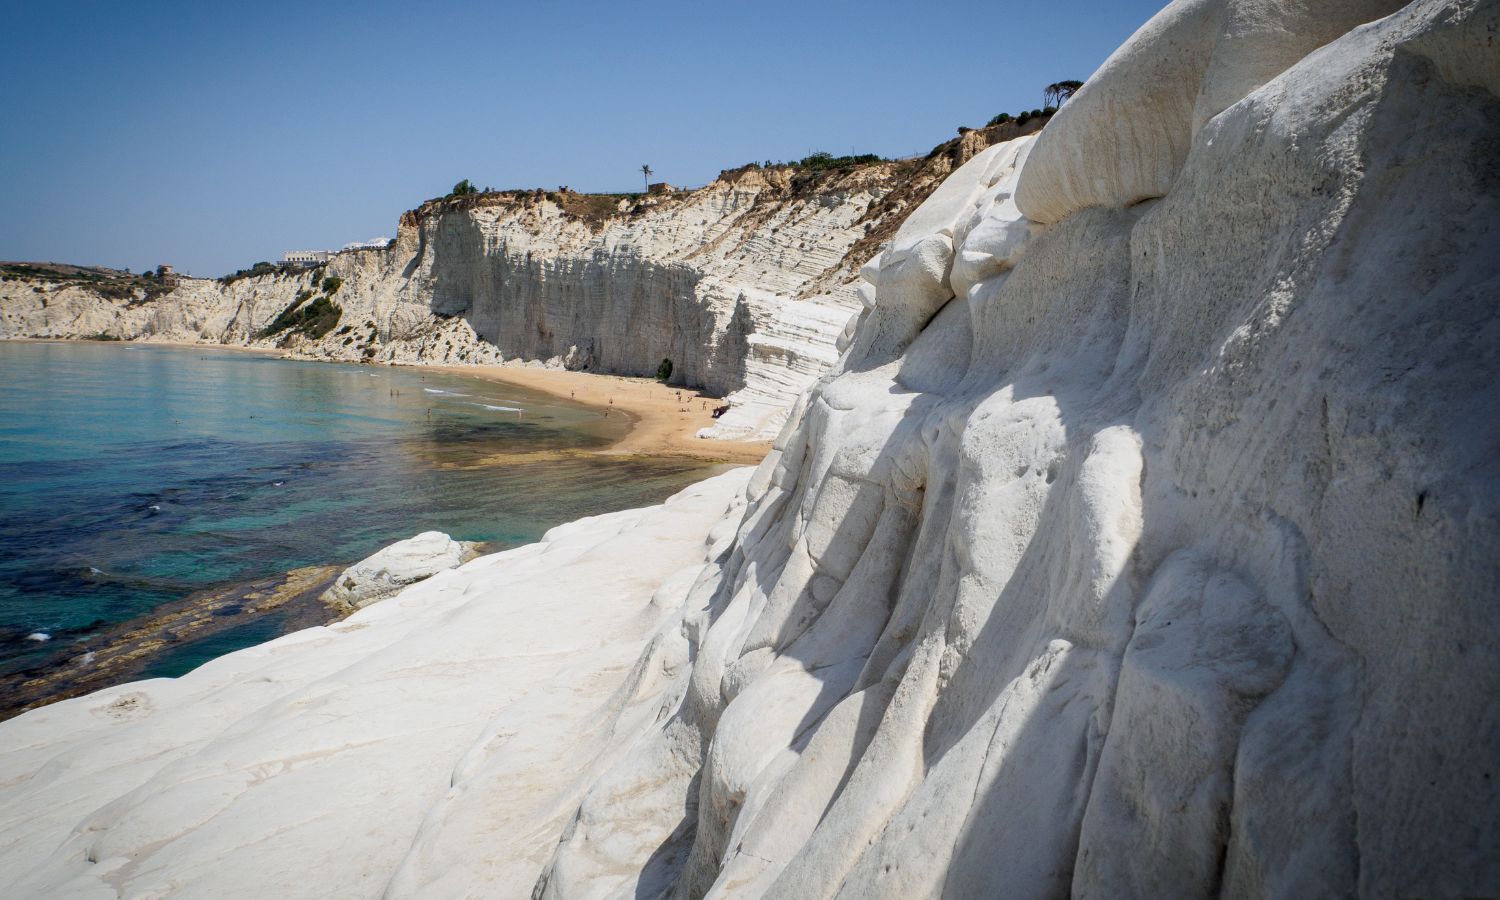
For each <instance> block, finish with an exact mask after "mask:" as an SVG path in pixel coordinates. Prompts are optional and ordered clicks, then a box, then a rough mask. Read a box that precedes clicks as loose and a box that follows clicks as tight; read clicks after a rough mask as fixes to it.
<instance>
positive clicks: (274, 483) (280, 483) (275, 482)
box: [271, 481, 286, 487]
mask: <svg viewBox="0 0 1500 900" xmlns="http://www.w3.org/2000/svg"><path fill="white" fill-rule="evenodd" d="M271 484H273V485H275V486H276V487H281V486H282V485H283V484H286V482H285V481H273V482H271Z"/></svg>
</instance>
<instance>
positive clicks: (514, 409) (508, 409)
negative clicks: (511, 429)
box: [474, 403, 521, 412]
mask: <svg viewBox="0 0 1500 900" xmlns="http://www.w3.org/2000/svg"><path fill="white" fill-rule="evenodd" d="M474 405H475V406H482V407H484V408H485V409H493V410H494V411H495V412H521V408H520V407H519V406H493V405H491V404H489V403H476V404H474Z"/></svg>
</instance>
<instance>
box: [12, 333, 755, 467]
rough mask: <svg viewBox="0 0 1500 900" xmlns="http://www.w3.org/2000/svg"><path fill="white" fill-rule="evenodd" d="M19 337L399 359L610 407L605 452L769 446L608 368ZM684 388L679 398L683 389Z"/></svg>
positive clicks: (719, 452)
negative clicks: (613, 426) (620, 420)
mask: <svg viewBox="0 0 1500 900" xmlns="http://www.w3.org/2000/svg"><path fill="white" fill-rule="evenodd" d="M6 340H9V341H14V342H16V343H28V344H76V343H103V344H121V345H126V346H128V345H132V344H135V345H142V346H150V347H173V348H178V349H195V350H202V349H205V348H213V349H220V350H233V351H238V352H245V353H256V354H260V355H262V356H275V357H277V358H279V359H289V360H297V361H301V362H328V363H340V364H343V365H354V366H360V365H368V366H378V367H382V368H384V367H401V368H410V369H421V370H424V371H431V372H439V373H441V374H444V375H453V376H457V377H462V378H474V379H478V380H480V381H490V382H496V383H499V384H509V385H512V386H514V387H521V388H526V389H528V390H533V391H537V392H540V393H543V394H547V395H549V396H552V397H556V398H557V399H559V400H567V401H570V402H572V403H576V404H578V405H579V406H584V407H588V408H591V409H595V410H598V411H600V412H602V413H606V414H608V415H624V416H625V417H626V418H627V419H628V420H629V421H630V430H629V431H627V432H626V433H625V435H624V437H622V438H620V439H619V440H617V441H615V442H614V443H613V444H610V445H609V446H608V447H605V448H604V449H602V450H597V451H593V452H594V453H597V454H598V455H601V456H645V457H676V458H685V459H694V460H698V461H700V462H708V463H728V464H732V465H751V466H753V465H759V464H760V461H761V460H763V459H765V457H766V454H767V453H769V452H770V451H771V442H770V441H723V440H714V439H709V438H700V437H698V436H697V431H698V429H699V428H704V427H707V426H709V425H712V424H713V421H714V420H713V417H712V415H710V413H711V412H712V410H713V408H714V407H715V406H719V405H721V404H722V403H723V400H722V399H721V398H717V397H710V396H708V395H706V394H703V393H701V392H700V391H698V390H697V389H695V388H687V387H682V388H678V387H673V386H671V385H666V384H662V383H661V382H658V381H657V380H656V379H654V378H647V377H634V376H627V375H610V374H605V373H599V372H578V371H572V370H569V369H552V368H548V367H546V366H541V365H530V364H511V363H481V364H476V365H455V364H451V363H422V362H410V363H407V362H402V363H365V362H360V361H358V360H352V359H316V358H312V357H305V356H294V355H290V354H288V353H286V352H284V351H282V350H279V349H277V348H274V347H252V346H247V345H244V344H219V343H213V342H209V341H152V340H123V341H99V342H93V341H88V340H86V339H82V338H7V339H6ZM679 395H681V400H679V399H678V396H679Z"/></svg>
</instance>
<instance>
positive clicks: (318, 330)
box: [255, 291, 344, 340]
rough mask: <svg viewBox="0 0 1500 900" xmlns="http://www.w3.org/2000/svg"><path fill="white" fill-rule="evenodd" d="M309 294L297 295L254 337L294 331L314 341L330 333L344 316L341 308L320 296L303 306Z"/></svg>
mask: <svg viewBox="0 0 1500 900" xmlns="http://www.w3.org/2000/svg"><path fill="white" fill-rule="evenodd" d="M311 294H312V291H303V292H302V293H300V294H298V295H297V299H295V300H293V301H292V302H291V304H290V305H288V306H287V308H286V309H283V310H282V311H281V312H280V313H279V314H277V316H276V318H275V319H273V320H271V324H270V325H267V326H266V327H265V328H263V329H261V330H260V331H259V332H257V333H256V335H255V336H256V337H258V338H268V337H271V336H272V335H277V334H280V333H282V332H283V331H288V330H295V331H297V332H298V333H300V334H305V335H307V336H308V337H310V338H313V339H315V340H316V339H317V338H320V337H322V336H323V335H325V334H327V333H328V332H330V331H332V330H333V329H334V328H335V327H336V326H337V325H338V324H339V318H340V317H341V316H343V314H344V310H343V308H342V307H340V306H338V304H336V303H334V302H333V301H332V300H329V299H328V298H327V297H324V296H321V295H319V296H317V297H314V298H313V299H312V302H310V303H307V305H306V306H304V305H303V303H304V301H306V300H307V298H308V297H309V296H310V295H311Z"/></svg>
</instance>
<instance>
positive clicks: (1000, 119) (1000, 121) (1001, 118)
mask: <svg viewBox="0 0 1500 900" xmlns="http://www.w3.org/2000/svg"><path fill="white" fill-rule="evenodd" d="M1009 121H1010V113H1001V114H1000V115H998V116H996V117H995V118H993V119H990V120H989V122H987V123H986V124H985V127H986V128H993V127H994V126H996V125H1004V124H1005V123H1006V122H1009Z"/></svg>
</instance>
